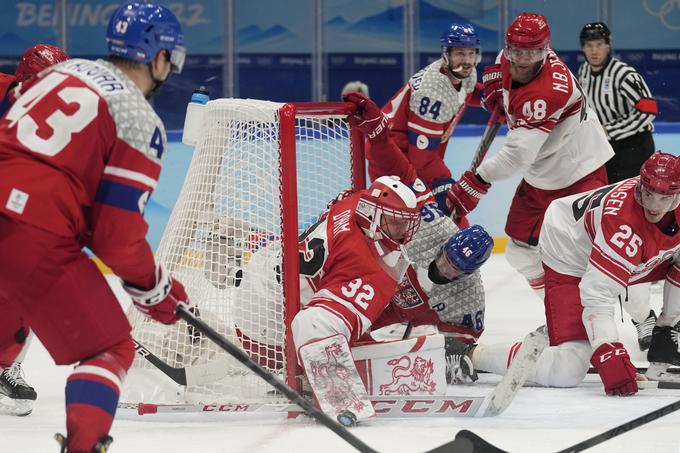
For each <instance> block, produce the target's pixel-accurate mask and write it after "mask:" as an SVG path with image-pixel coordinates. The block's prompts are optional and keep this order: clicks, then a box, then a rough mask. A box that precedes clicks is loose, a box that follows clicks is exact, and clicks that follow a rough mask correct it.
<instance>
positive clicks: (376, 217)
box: [356, 176, 420, 250]
mask: <svg viewBox="0 0 680 453" xmlns="http://www.w3.org/2000/svg"><path fill="white" fill-rule="evenodd" d="M356 214H357V223H358V224H359V226H360V227H361V228H362V229H363V230H364V232H365V234H366V236H368V237H369V238H371V239H373V240H376V241H381V242H382V243H383V245H385V246H386V247H387V248H388V249H389V250H396V249H398V248H399V246H400V245H404V244H406V243H408V242H409V241H410V240H411V239H413V236H414V235H415V233H416V231H418V227H419V226H420V208H419V206H418V202H417V198H416V196H415V194H414V193H413V191H412V190H411V189H410V188H409V187H407V186H406V185H404V183H402V182H401V181H399V178H397V177H396V176H381V177H380V178H378V179H376V180H375V181H374V182H373V183H372V184H371V186H370V187H369V188H368V189H366V190H365V191H364V192H363V193H362V194H361V197H360V198H359V202H358V203H357V207H356Z"/></svg>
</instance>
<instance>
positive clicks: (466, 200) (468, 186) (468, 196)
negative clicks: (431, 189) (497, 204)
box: [446, 170, 491, 220]
mask: <svg viewBox="0 0 680 453" xmlns="http://www.w3.org/2000/svg"><path fill="white" fill-rule="evenodd" d="M489 187H491V184H487V183H485V182H483V181H480V179H479V177H478V176H477V175H475V174H474V173H472V172H471V171H469V170H468V171H466V172H465V173H463V176H461V177H460V179H459V180H458V182H457V183H455V184H454V185H453V187H451V189H449V193H448V194H447V200H446V203H447V205H448V206H449V209H450V211H451V212H454V209H455V210H456V213H457V216H458V217H460V216H464V215H467V214H469V213H470V212H471V211H472V210H473V209H475V208H476V207H477V204H478V203H479V200H480V199H481V198H482V195H486V193H487V192H488V191H489ZM454 220H455V219H454Z"/></svg>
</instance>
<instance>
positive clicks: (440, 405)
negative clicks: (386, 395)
mask: <svg viewBox="0 0 680 453" xmlns="http://www.w3.org/2000/svg"><path fill="white" fill-rule="evenodd" d="M474 402H475V401H474V400H471V399H467V400H463V401H456V400H453V399H450V398H441V399H422V400H419V399H408V400H403V401H400V400H396V399H395V400H379V401H377V400H373V401H371V403H373V408H374V409H375V412H376V414H383V415H388V414H392V415H396V414H445V413H447V412H458V413H461V414H465V413H466V412H467V411H469V410H470V408H471V407H472V405H473V404H474Z"/></svg>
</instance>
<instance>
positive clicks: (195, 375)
mask: <svg viewBox="0 0 680 453" xmlns="http://www.w3.org/2000/svg"><path fill="white" fill-rule="evenodd" d="M132 342H133V343H134V345H135V352H136V353H137V354H139V355H140V356H141V357H144V358H145V359H146V360H148V361H149V363H151V364H152V365H153V366H155V367H156V368H158V369H159V370H161V371H162V372H163V374H165V375H166V376H168V377H169V378H170V379H172V380H173V381H175V382H176V383H177V384H179V385H184V386H187V385H205V384H209V383H211V382H215V381H219V380H220V379H222V378H224V377H226V376H227V373H228V368H227V362H226V361H223V360H220V361H216V362H209V363H206V364H203V365H192V366H189V367H173V366H170V365H168V364H167V363H165V362H164V361H162V360H161V359H160V358H159V357H158V356H157V355H155V354H154V353H153V352H151V351H149V350H148V349H147V348H146V347H144V345H142V344H141V343H140V342H139V341H137V340H135V339H133V340H132Z"/></svg>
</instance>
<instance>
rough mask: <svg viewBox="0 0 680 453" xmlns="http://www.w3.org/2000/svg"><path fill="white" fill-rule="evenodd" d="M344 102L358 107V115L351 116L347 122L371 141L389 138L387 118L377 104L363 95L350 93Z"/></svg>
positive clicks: (344, 98)
mask: <svg viewBox="0 0 680 453" xmlns="http://www.w3.org/2000/svg"><path fill="white" fill-rule="evenodd" d="M343 100H344V101H345V102H351V103H353V104H355V105H356V106H357V111H356V113H354V114H352V115H349V116H348V117H347V122H348V123H349V124H350V125H352V126H354V127H356V128H358V129H359V130H360V131H361V132H363V133H364V135H366V137H368V139H369V140H370V141H372V142H373V141H378V140H384V139H386V138H387V137H388V136H389V130H390V129H389V127H388V122H387V117H386V116H385V114H384V113H383V112H381V111H380V108H378V106H377V105H375V102H373V101H371V100H370V99H369V98H367V97H366V96H364V95H363V94H361V93H349V94H347V95H345V96H344V97H343Z"/></svg>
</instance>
